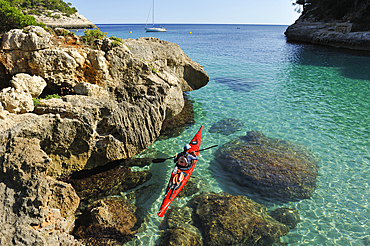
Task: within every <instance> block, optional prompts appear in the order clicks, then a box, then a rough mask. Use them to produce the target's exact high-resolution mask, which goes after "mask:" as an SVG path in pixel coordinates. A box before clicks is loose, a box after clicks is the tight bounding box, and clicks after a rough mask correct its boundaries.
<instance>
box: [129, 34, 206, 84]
mask: <svg viewBox="0 0 370 246" xmlns="http://www.w3.org/2000/svg"><path fill="white" fill-rule="evenodd" d="M125 45H127V47H129V49H130V51H131V53H132V54H133V55H134V56H135V57H140V58H141V59H143V60H144V61H147V62H148V63H151V64H152V66H153V67H154V68H155V67H156V66H158V67H162V66H167V67H169V69H170V71H171V72H173V73H175V74H176V77H178V78H179V81H180V83H181V88H182V90H183V91H190V90H193V89H196V88H200V87H201V86H202V85H204V84H207V83H208V81H209V77H208V76H204V73H203V67H202V66H200V65H199V64H197V63H195V62H193V61H191V59H190V58H189V57H188V56H187V55H185V53H184V52H183V51H182V50H181V48H180V47H179V46H178V45H175V44H172V43H170V42H166V41H163V40H159V39H157V38H139V39H137V40H132V39H127V40H125Z"/></svg>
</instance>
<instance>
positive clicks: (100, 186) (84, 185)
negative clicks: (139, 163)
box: [66, 167, 152, 201]
mask: <svg viewBox="0 0 370 246" xmlns="http://www.w3.org/2000/svg"><path fill="white" fill-rule="evenodd" d="M151 177H152V174H151V173H150V171H139V172H132V171H131V169H130V168H129V167H116V168H114V169H111V170H109V171H106V172H102V173H99V174H95V175H92V176H91V177H87V178H83V179H71V180H66V181H68V182H69V183H71V184H72V185H73V187H74V188H75V190H76V192H77V194H78V195H79V196H80V197H81V199H83V200H84V201H87V200H89V199H98V198H103V197H107V196H113V195H120V194H121V192H124V191H127V190H130V189H133V188H135V187H137V186H139V185H141V184H144V183H145V182H147V181H148V180H149V179H150V178H151Z"/></svg>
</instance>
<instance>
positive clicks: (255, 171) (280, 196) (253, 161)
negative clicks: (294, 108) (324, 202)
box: [216, 131, 318, 201]
mask: <svg viewBox="0 0 370 246" xmlns="http://www.w3.org/2000/svg"><path fill="white" fill-rule="evenodd" d="M216 160H217V161H218V162H219V163H220V165H221V166H222V168H223V169H224V170H225V171H226V172H227V173H228V174H229V175H230V176H231V178H232V179H233V180H234V181H235V182H236V183H237V184H239V185H241V186H245V187H248V188H250V190H251V191H255V192H258V193H259V194H260V195H261V196H263V197H268V198H270V199H276V200H278V201H291V200H297V199H307V198H309V197H310V196H312V194H313V192H314V191H315V189H316V177H317V175H318V159H317V157H316V156H315V155H313V154H312V153H311V152H310V151H309V150H307V149H306V148H304V147H303V146H300V145H298V144H293V143H290V142H288V141H282V140H279V139H273V138H268V137H266V136H265V135H263V134H262V133H260V132H256V131H252V132H248V133H247V136H243V137H239V138H237V139H234V140H232V141H230V142H228V143H226V144H224V145H223V146H221V147H220V149H219V151H218V152H217V153H216Z"/></svg>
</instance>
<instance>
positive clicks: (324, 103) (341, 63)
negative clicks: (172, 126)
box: [98, 25, 370, 245]
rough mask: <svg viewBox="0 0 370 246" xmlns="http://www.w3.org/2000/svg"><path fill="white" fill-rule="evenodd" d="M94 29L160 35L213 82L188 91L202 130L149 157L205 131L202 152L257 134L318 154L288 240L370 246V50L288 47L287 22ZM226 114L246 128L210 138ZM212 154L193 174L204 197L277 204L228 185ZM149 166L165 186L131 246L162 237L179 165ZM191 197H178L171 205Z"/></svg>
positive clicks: (164, 144) (158, 145)
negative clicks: (163, 211) (161, 211)
mask: <svg viewBox="0 0 370 246" xmlns="http://www.w3.org/2000/svg"><path fill="white" fill-rule="evenodd" d="M98 26H99V27H100V29H101V30H102V31H103V32H107V33H108V36H117V37H120V38H123V39H125V38H138V37H144V36H154V37H157V38H159V39H163V40H166V41H170V42H174V43H177V44H179V45H180V47H181V48H182V49H183V50H184V52H185V53H186V54H187V55H188V56H189V57H190V58H192V59H193V60H194V61H196V62H198V63H199V64H201V65H202V66H203V67H204V69H205V71H206V72H207V73H208V75H209V76H210V82H209V84H208V85H207V86H206V87H204V88H202V89H200V90H197V91H193V92H190V93H189V97H190V98H191V100H192V101H193V102H194V108H195V111H196V124H195V125H194V126H192V127H190V128H189V129H187V130H186V131H185V132H184V133H183V134H182V135H181V136H179V137H177V138H172V139H167V140H162V141H157V142H155V143H154V144H153V145H152V146H150V148H149V149H148V151H150V150H157V151H160V152H163V153H164V155H166V156H173V155H174V154H175V153H177V152H179V151H181V146H182V145H183V144H184V143H186V142H188V141H189V140H190V139H191V138H192V137H193V135H194V134H195V133H196V131H197V130H198V129H199V127H200V125H204V130H203V139H202V146H201V147H203V148H205V147H207V146H211V145H214V144H219V145H221V144H223V143H226V142H228V141H229V139H230V138H235V137H237V136H242V135H246V133H247V132H248V131H252V130H256V131H260V132H262V133H263V134H265V135H266V136H268V137H272V138H279V139H283V140H288V141H290V142H296V143H298V144H301V145H304V146H307V147H308V148H310V149H311V150H312V152H313V153H314V154H315V155H317V156H318V157H319V158H320V163H319V166H320V168H319V176H318V178H317V189H316V191H315V193H314V195H313V196H312V197H311V198H310V199H306V200H302V201H299V202H291V203H287V204H283V205H284V206H289V207H296V208H297V209H298V210H299V212H300V215H301V222H300V223H299V224H298V226H297V228H295V229H293V230H291V231H290V233H289V234H288V235H287V236H285V237H283V241H284V242H286V243H288V244H289V245H370V205H369V199H370V196H369V195H370V170H369V169H370V128H369V125H370V94H369V92H370V69H369V65H370V56H369V54H364V53H363V52H353V51H343V50H340V49H334V48H328V47H322V46H311V45H306V44H291V43H287V42H286V39H285V36H284V31H285V29H286V26H257V25H165V27H166V28H167V30H168V31H167V32H166V33H145V31H144V25H98ZM238 27H239V28H240V29H238ZM130 31H131V32H132V33H130ZM190 32H192V33H191V34H190ZM225 118H235V119H238V120H242V121H243V122H244V123H245V127H244V128H243V129H242V130H241V131H238V132H236V133H235V134H233V135H230V136H224V135H222V134H218V133H210V132H208V129H209V128H210V127H211V125H212V124H214V123H216V122H217V121H219V120H222V119H225ZM215 151H216V149H210V150H207V151H204V152H201V155H200V158H199V161H198V164H197V167H196V169H195V170H194V173H193V175H192V179H193V180H194V181H196V182H198V186H199V187H200V188H201V190H202V191H215V192H219V191H225V192H228V193H230V194H233V195H245V196H247V197H248V198H251V199H256V200H258V201H259V202H262V203H264V204H265V205H266V206H268V208H274V207H279V206H281V204H273V203H271V202H269V201H268V200H263V199H259V198H258V197H255V196H254V195H253V194H252V193H251V192H248V191H247V190H245V189H243V188H241V187H238V186H237V185H235V184H234V183H232V182H231V181H229V180H228V179H227V178H226V177H225V174H224V173H223V172H222V171H221V170H219V169H218V168H217V167H218V163H217V162H216V161H214V157H213V155H214V152H215ZM148 168H150V169H151V171H152V172H153V173H154V176H156V175H157V176H156V178H153V179H152V180H151V181H150V182H151V183H155V184H159V185H160V186H161V187H163V190H162V191H161V193H156V194H153V195H152V198H151V199H149V200H148V202H147V204H146V206H147V209H148V211H149V215H148V216H147V218H146V219H145V221H146V222H145V227H144V228H142V229H141V230H140V232H139V233H138V234H137V237H138V239H137V240H134V241H132V242H130V243H127V245H155V242H156V240H158V239H159V235H160V233H161V231H160V229H159V224H160V222H161V220H160V219H159V218H158V216H157V215H156V214H157V211H158V208H159V206H160V204H161V202H162V198H163V192H164V188H165V185H166V184H167V181H168V177H169V175H170V172H171V170H172V168H173V163H172V162H171V161H166V162H164V163H162V164H152V165H151V166H150V167H148ZM187 201H188V199H187V198H180V199H178V201H176V202H175V205H178V206H181V205H183V204H185V203H186V202H187Z"/></svg>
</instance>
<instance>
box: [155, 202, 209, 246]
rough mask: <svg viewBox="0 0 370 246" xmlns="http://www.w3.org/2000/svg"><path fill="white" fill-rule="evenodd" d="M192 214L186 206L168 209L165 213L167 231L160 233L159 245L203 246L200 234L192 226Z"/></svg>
mask: <svg viewBox="0 0 370 246" xmlns="http://www.w3.org/2000/svg"><path fill="white" fill-rule="evenodd" d="M192 212H193V210H192V209H191V208H189V207H186V206H185V207H182V208H180V207H173V208H170V210H169V211H168V212H167V214H169V215H168V219H167V229H166V230H165V231H164V232H163V233H162V235H161V242H160V244H159V245H163V246H165V245H182V246H192V245H203V238H202V235H201V232H200V231H199V229H198V228H197V227H195V226H194V225H192V223H193V221H192ZM166 217H167V215H166Z"/></svg>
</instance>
